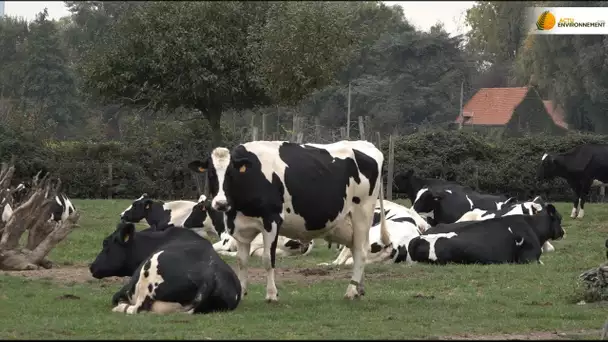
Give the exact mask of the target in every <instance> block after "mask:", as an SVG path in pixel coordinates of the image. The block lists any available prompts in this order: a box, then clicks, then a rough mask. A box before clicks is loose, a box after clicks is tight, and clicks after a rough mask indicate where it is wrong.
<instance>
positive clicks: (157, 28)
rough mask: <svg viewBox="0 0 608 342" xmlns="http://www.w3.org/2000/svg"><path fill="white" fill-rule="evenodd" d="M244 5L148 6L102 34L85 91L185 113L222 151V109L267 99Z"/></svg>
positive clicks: (87, 69) (92, 56)
mask: <svg viewBox="0 0 608 342" xmlns="http://www.w3.org/2000/svg"><path fill="white" fill-rule="evenodd" d="M250 6H252V5H251V4H246V3H244V2H230V1H227V2H216V1H200V2H175V3H171V2H147V3H145V4H144V5H141V6H138V7H135V8H133V9H132V10H131V11H130V12H129V13H125V14H124V15H122V16H121V17H120V18H118V19H117V20H116V22H115V23H114V24H113V25H112V26H111V27H110V28H109V29H108V30H107V33H106V34H104V36H103V39H102V41H101V43H100V44H97V47H96V48H94V49H92V50H91V51H90V52H88V53H87V56H88V57H87V58H85V62H84V64H83V72H84V76H85V85H86V86H87V87H88V89H91V90H92V91H94V92H95V94H96V95H99V96H101V98H103V99H105V100H106V101H108V102H119V101H120V102H123V103H128V104H131V105H145V106H148V107H150V108H152V109H157V110H158V109H162V108H168V109H175V108H179V107H182V106H183V107H185V108H189V109H193V110H198V111H199V112H200V113H202V115H203V116H204V117H205V118H207V120H209V123H210V125H211V127H212V129H213V142H214V144H215V145H219V144H221V140H222V135H221V130H220V118H221V114H222V111H223V110H226V109H228V108H246V107H251V106H254V105H256V104H258V103H264V101H265V100H266V98H265V96H264V93H263V92H262V91H261V88H260V87H259V86H258V80H257V79H256V78H255V77H254V75H253V64H252V61H251V58H250V57H251V56H250V54H249V53H248V49H247V35H248V33H249V32H250V30H252V29H256V28H255V23H252V22H250V21H248V19H249V18H251V17H250V15H249V14H248V13H246V9H248V8H249V7H250Z"/></svg>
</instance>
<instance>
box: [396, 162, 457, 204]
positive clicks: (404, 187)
mask: <svg viewBox="0 0 608 342" xmlns="http://www.w3.org/2000/svg"><path fill="white" fill-rule="evenodd" d="M450 185H456V186H458V185H459V184H458V183H456V182H454V181H453V180H451V181H450V180H443V179H435V178H420V177H418V176H416V175H415V174H414V170H412V169H410V170H407V171H405V172H398V173H397V174H396V175H395V178H394V180H393V190H394V191H395V192H398V193H404V194H406V196H407V198H409V199H410V201H412V203H413V202H414V199H416V194H418V191H420V190H421V189H423V188H428V187H442V186H450Z"/></svg>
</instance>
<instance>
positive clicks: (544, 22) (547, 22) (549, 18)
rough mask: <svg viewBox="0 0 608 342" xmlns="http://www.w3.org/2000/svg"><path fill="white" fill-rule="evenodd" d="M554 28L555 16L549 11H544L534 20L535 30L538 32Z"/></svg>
mask: <svg viewBox="0 0 608 342" xmlns="http://www.w3.org/2000/svg"><path fill="white" fill-rule="evenodd" d="M553 27H555V16H554V15H553V14H551V12H549V11H544V12H543V13H542V14H541V15H539V16H538V20H536V29H537V30H539V31H547V30H550V29H552V28H553Z"/></svg>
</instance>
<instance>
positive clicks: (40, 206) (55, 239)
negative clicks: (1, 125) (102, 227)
mask: <svg viewBox="0 0 608 342" xmlns="http://www.w3.org/2000/svg"><path fill="white" fill-rule="evenodd" d="M14 171H15V167H14V166H13V162H11V165H10V166H9V165H8V164H6V163H2V168H1V169H0V196H2V197H1V199H0V206H1V208H0V209H1V210H2V211H1V212H0V213H5V212H6V211H5V206H6V204H7V203H8V204H13V201H12V194H13V192H14V191H15V189H11V188H10V187H9V185H10V183H11V178H12V175H13V173H14ZM39 177H40V172H39V173H38V174H37V175H36V176H34V178H33V180H32V184H31V187H30V188H29V189H27V193H26V195H25V196H24V200H23V202H22V203H20V204H18V206H17V207H16V208H15V207H13V208H12V215H10V218H8V221H6V222H3V226H2V227H0V270H33V269H38V268H39V267H43V268H50V267H52V263H51V262H50V261H48V260H46V259H45V258H46V256H47V255H48V254H49V253H50V251H51V250H52V249H53V248H54V247H55V246H56V245H57V244H58V243H59V242H61V241H63V240H64V239H65V238H66V237H67V236H68V234H69V233H70V232H71V231H72V228H74V227H76V226H77V223H78V219H79V218H80V214H79V213H78V212H76V211H75V212H73V213H72V214H71V215H70V216H69V217H68V218H67V219H66V220H65V221H60V222H55V221H52V220H51V221H50V222H49V219H50V218H51V212H52V209H51V208H52V203H53V202H54V201H55V196H56V195H57V193H58V191H59V188H60V187H61V180H59V179H56V180H54V179H52V178H51V177H50V174H48V173H47V174H46V175H45V176H44V177H42V178H39ZM6 216H7V215H4V218H6ZM2 221H4V220H2ZM26 231H27V232H28V236H27V239H26V241H25V246H20V245H19V243H20V240H21V236H22V235H23V234H24V233H25V232H26Z"/></svg>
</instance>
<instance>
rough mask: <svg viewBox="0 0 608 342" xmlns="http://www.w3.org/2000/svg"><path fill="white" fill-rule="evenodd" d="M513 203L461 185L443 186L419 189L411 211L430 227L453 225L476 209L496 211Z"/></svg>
mask: <svg viewBox="0 0 608 342" xmlns="http://www.w3.org/2000/svg"><path fill="white" fill-rule="evenodd" d="M515 202H516V199H515V198H509V199H507V198H506V197H505V196H502V195H498V196H497V195H488V194H481V193H479V192H477V191H473V190H472V189H471V188H469V187H466V186H462V185H443V186H437V187H427V188H422V189H420V190H419V191H418V193H417V194H416V198H415V199H414V202H413V204H412V209H414V210H415V211H416V212H417V213H418V214H420V215H421V216H422V217H427V218H429V219H430V220H429V221H430V223H431V225H435V224H439V223H454V222H456V221H457V220H458V219H459V218H460V217H462V215H464V214H465V213H467V212H469V211H471V210H473V209H476V208H477V209H483V210H497V209H501V208H502V207H503V206H505V205H508V204H511V203H515Z"/></svg>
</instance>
